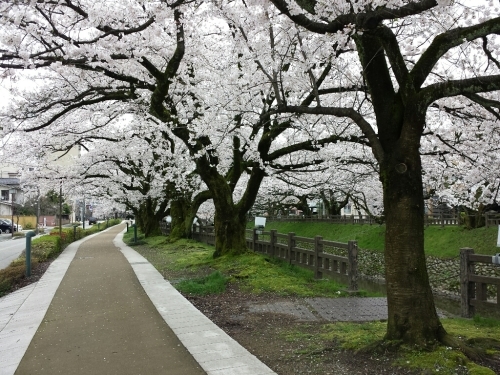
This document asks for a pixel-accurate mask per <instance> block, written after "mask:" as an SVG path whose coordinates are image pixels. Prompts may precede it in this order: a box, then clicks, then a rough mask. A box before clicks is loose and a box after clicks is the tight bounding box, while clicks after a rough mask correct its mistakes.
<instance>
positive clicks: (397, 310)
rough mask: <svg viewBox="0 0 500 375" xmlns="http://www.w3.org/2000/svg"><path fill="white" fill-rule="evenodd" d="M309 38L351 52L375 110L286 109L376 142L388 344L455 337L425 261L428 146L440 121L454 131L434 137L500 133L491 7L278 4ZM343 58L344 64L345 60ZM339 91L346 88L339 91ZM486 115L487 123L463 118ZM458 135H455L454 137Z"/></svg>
mask: <svg viewBox="0 0 500 375" xmlns="http://www.w3.org/2000/svg"><path fill="white" fill-rule="evenodd" d="M270 2H271V3H273V4H274V5H275V6H276V8H277V9H279V10H280V11H281V12H282V13H283V14H285V15H287V16H288V17H289V18H290V19H291V20H293V21H294V22H295V23H296V24H297V25H300V27H302V28H304V29H306V30H308V31H310V33H311V34H310V36H309V37H310V38H317V39H318V41H323V40H325V39H326V40H329V41H330V45H331V46H333V47H332V48H334V49H339V48H343V49H350V50H351V51H352V53H351V54H349V58H350V59H351V61H353V64H356V66H357V70H358V73H357V74H356V75H355V76H352V77H349V78H350V79H352V80H354V81H355V82H362V83H364V84H365V88H364V89H363V90H362V91H360V93H359V94H360V95H363V96H365V97H366V98H367V100H368V101H369V102H370V105H371V106H372V108H373V116H371V117H367V116H363V114H361V113H359V111H357V110H356V109H355V108H353V107H352V106H350V105H348V103H347V102H345V103H343V104H344V105H336V106H326V105H322V104H321V103H315V102H313V103H311V105H310V106H307V107H306V106H303V105H300V103H297V102H293V101H292V100H283V101H282V102H281V103H280V104H281V107H280V108H281V111H282V112H292V113H310V114H315V115H317V114H324V115H328V116H335V117H342V118H346V117H347V118H349V119H350V120H351V121H352V122H354V123H356V124H357V126H358V127H359V129H361V131H362V132H363V134H364V135H365V136H366V137H367V139H368V140H369V143H370V146H371V148H372V152H373V155H374V157H375V158H376V160H377V162H378V164H379V175H380V179H381V181H382V185H383V193H384V211H385V215H386V245H385V261H386V281H387V292H388V308H389V320H388V325H387V334H386V338H387V339H391V340H402V341H404V342H409V343H414V344H419V345H426V344H428V343H431V342H433V341H435V340H440V341H446V340H448V336H447V335H446V332H445V330H444V329H443V327H442V325H441V323H440V321H439V319H438V317H437V313H436V311H435V306H434V302H433V298H432V291H431V288H430V286H429V282H428V275H427V271H426V265H425V256H424V251H423V238H424V236H423V228H424V225H423V207H424V202H423V186H422V162H421V155H420V152H421V149H420V147H421V140H422V137H423V135H424V134H425V133H426V131H427V126H428V124H431V125H435V124H436V123H437V122H438V121H439V120H438V118H436V117H439V115H440V114H442V113H448V114H449V115H453V123H452V124H449V125H450V126H452V128H448V124H446V125H444V126H442V127H441V128H439V127H434V129H432V132H434V133H436V132H438V131H444V132H445V133H449V132H450V131H451V132H457V133H459V132H460V129H462V128H467V127H470V126H481V127H485V129H490V131H491V126H497V125H498V109H499V101H498V99H499V98H498V94H499V91H498V90H499V89H500V75H499V68H500V64H499V62H498V61H499V60H498V59H499V56H498V51H499V49H498V47H497V44H498V38H497V37H496V35H497V34H498V33H499V31H500V18H499V17H498V13H499V10H498V7H495V6H494V5H493V2H484V3H481V4H477V3H475V4H472V2H470V1H469V2H467V1H435V0H420V1H387V0H380V1H357V2H350V1H345V2H322V1H304V2H302V1H293V0H292V1H287V0H270ZM341 57H343V56H341ZM337 85H339V86H340V85H342V83H341V82H338V84H337ZM471 104H474V105H475V106H477V107H480V108H483V109H484V111H483V114H484V116H486V118H487V119H488V121H487V122H486V123H484V122H483V123H479V121H478V120H479V119H478V118H477V120H475V119H470V118H468V117H467V116H463V112H464V107H467V106H470V105H471ZM451 129H453V130H451Z"/></svg>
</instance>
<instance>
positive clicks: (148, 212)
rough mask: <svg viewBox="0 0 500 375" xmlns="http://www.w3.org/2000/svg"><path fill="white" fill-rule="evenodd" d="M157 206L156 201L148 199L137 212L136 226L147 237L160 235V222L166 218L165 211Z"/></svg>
mask: <svg viewBox="0 0 500 375" xmlns="http://www.w3.org/2000/svg"><path fill="white" fill-rule="evenodd" d="M157 205H158V202H157V200H156V199H153V198H151V197H147V198H146V199H144V201H143V202H141V204H140V205H139V209H138V210H137V214H136V224H137V226H138V227H139V228H140V229H141V231H142V233H144V236H145V237H149V236H152V235H158V234H160V220H161V219H163V217H164V216H165V210H164V209H163V208H161V207H158V206H157Z"/></svg>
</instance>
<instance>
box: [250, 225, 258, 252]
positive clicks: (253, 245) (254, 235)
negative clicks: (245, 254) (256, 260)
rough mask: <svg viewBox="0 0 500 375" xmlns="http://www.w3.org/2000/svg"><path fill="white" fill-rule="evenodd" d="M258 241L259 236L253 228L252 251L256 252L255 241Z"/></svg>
mask: <svg viewBox="0 0 500 375" xmlns="http://www.w3.org/2000/svg"><path fill="white" fill-rule="evenodd" d="M258 240H259V235H258V234H257V228H253V232H252V250H253V251H254V252H255V251H257V241H258Z"/></svg>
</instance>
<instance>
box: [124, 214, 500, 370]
mask: <svg viewBox="0 0 500 375" xmlns="http://www.w3.org/2000/svg"><path fill="white" fill-rule="evenodd" d="M270 229H277V230H278V232H279V233H288V232H295V234H296V235H298V236H304V237H314V236H315V235H322V236H323V237H324V238H325V239H329V240H337V241H348V240H357V241H358V244H359V247H360V248H369V249H373V250H378V251H383V243H384V227H383V226H379V225H372V226H369V225H337V224H328V223H268V224H267V225H266V230H270ZM425 236H426V240H425V242H426V245H425V251H426V253H427V254H428V255H433V256H438V257H443V258H447V257H453V256H456V255H457V254H458V251H459V249H460V248H461V247H472V248H474V249H475V250H476V253H482V254H494V253H496V252H497V251H498V249H497V248H496V238H497V228H488V229H486V228H480V229H476V230H465V229H463V228H460V227H445V228H440V227H428V228H426V230H425ZM139 239H140V241H139V245H133V247H134V248H135V249H136V250H137V251H138V252H140V253H141V254H142V255H143V256H144V257H146V258H147V259H148V260H149V261H150V262H151V263H152V264H153V265H154V266H155V267H156V268H157V269H158V270H159V271H160V272H161V273H162V274H163V275H164V276H165V277H166V278H167V279H169V280H170V281H171V282H172V283H173V284H174V285H175V286H176V288H177V289H179V290H180V291H181V292H183V293H193V294H198V293H199V294H210V293H218V292H221V291H223V290H224V287H225V285H226V284H227V283H228V282H235V283H238V285H239V287H240V288H242V289H243V290H246V291H248V292H250V293H264V292H269V293H275V294H278V295H293V296H298V297H311V296H316V297H318V296H326V297H339V296H344V295H345V293H344V287H343V286H342V285H339V284H337V283H335V282H333V281H325V280H322V281H317V280H314V278H313V274H312V272H310V271H307V270H303V269H300V268H298V267H294V266H290V265H288V264H286V263H284V262H281V261H276V260H272V259H269V258H266V257H264V256H261V255H258V254H253V253H246V254H244V255H241V256H238V257H221V258H219V259H213V257H212V254H213V248H212V247H211V246H207V245H204V244H200V243H197V242H194V241H187V240H181V241H178V242H175V243H169V242H168V241H167V240H166V238H165V237H163V236H159V237H150V238H147V239H146V238H143V237H141V236H140V237H139ZM131 240H132V232H131V231H129V233H128V234H126V236H125V241H126V242H127V243H129V244H130V243H131ZM200 275H201V276H200ZM442 322H443V325H444V326H445V328H446V330H447V331H448V332H449V333H450V334H451V335H453V336H454V337H456V338H457V339H459V340H462V341H467V340H469V342H473V341H478V340H477V338H478V337H480V338H486V339H497V338H498V337H500V322H498V321H496V320H491V319H485V318H481V317H475V318H474V319H473V320H467V319H443V321H442ZM385 326H386V323H385V322H370V323H363V324H358V323H336V324H324V325H322V326H321V328H319V329H318V334H314V335H312V336H311V334H310V327H305V326H301V325H299V326H297V327H295V328H291V329H289V330H287V331H286V332H283V333H282V334H283V335H284V337H285V338H286V340H290V341H295V340H304V341H307V342H308V347H307V348H306V349H304V351H302V352H301V353H297V355H315V354H314V353H322V352H325V351H327V350H328V348H327V347H325V343H328V342H333V341H334V342H340V343H341V345H342V346H343V348H345V349H346V350H353V351H356V350H359V349H362V348H364V347H367V346H369V345H371V344H373V343H375V342H378V341H380V340H382V339H383V337H384V334H385ZM479 341H482V340H479ZM486 342H487V344H486V345H485V346H484V350H485V353H487V354H489V355H493V354H496V355H498V353H499V348H500V345H499V344H498V343H496V344H495V343H493V344H492V343H491V342H490V341H486ZM397 358H398V359H397V360H396V361H395V362H394V364H395V365H399V366H405V367H410V368H414V369H420V370H422V371H424V372H425V373H431V374H433V373H436V374H450V375H451V374H455V373H457V372H456V371H457V369H459V368H462V369H465V368H467V369H468V373H469V374H471V375H494V372H493V371H492V370H490V369H488V368H486V367H482V366H480V365H477V364H475V363H473V362H471V361H469V360H468V359H467V358H466V357H465V356H464V355H463V354H462V353H461V352H459V351H457V350H453V349H451V348H445V347H436V349H435V350H433V351H430V352H425V353H424V352H422V351H418V350H414V349H412V348H402V350H400V351H399V353H398V356H397Z"/></svg>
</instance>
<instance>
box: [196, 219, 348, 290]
mask: <svg viewBox="0 0 500 375" xmlns="http://www.w3.org/2000/svg"><path fill="white" fill-rule="evenodd" d="M246 233H247V235H246V245H247V248H248V249H249V250H253V251H255V252H258V253H261V254H265V255H267V256H270V257H273V258H279V259H283V260H285V261H287V262H289V263H290V264H294V265H297V266H298V267H302V268H307V269H310V270H312V271H313V272H314V277H315V278H318V279H321V278H323V276H326V277H330V278H333V279H338V280H339V281H341V282H343V283H345V284H347V285H348V288H349V290H350V291H356V290H358V243H357V241H349V242H348V243H342V242H335V241H326V240H323V238H322V237H321V236H316V237H315V238H307V237H297V236H295V233H288V234H281V233H277V232H276V230H271V231H268V232H264V231H262V232H260V231H259V230H257V229H253V230H252V229H248V230H247V231H246ZM193 239H194V240H196V241H199V242H203V243H206V244H209V245H215V233H214V227H202V226H199V227H194V228H193ZM340 253H344V254H343V255H340Z"/></svg>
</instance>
